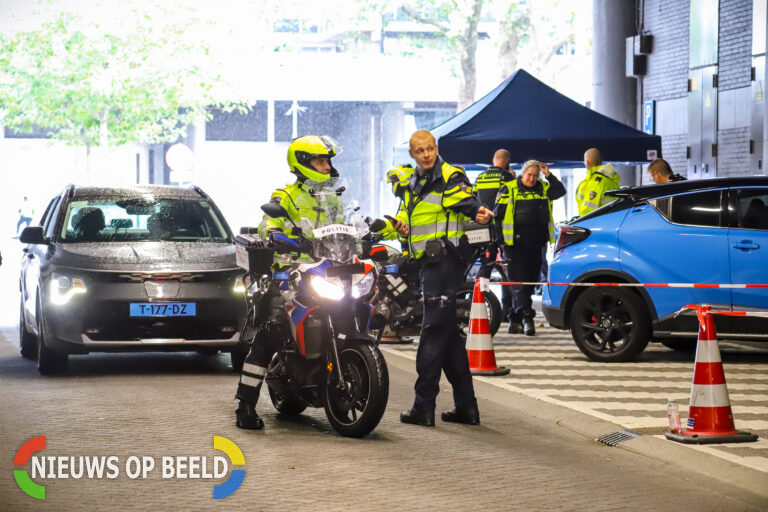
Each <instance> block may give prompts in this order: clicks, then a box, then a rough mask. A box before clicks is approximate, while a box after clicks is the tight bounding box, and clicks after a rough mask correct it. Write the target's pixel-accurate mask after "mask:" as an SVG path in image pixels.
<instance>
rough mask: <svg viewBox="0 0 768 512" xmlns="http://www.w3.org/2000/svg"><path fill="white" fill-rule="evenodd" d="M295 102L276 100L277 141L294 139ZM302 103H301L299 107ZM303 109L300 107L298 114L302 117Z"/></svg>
mask: <svg viewBox="0 0 768 512" xmlns="http://www.w3.org/2000/svg"><path fill="white" fill-rule="evenodd" d="M292 106H293V102H292V101H276V102H275V142H290V141H292V140H293V110H292ZM301 106H302V105H301V104H299V107H301ZM301 114H302V111H301V108H299V111H298V112H297V115H298V116H299V117H301Z"/></svg>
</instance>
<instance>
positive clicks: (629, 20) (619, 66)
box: [592, 0, 638, 127]
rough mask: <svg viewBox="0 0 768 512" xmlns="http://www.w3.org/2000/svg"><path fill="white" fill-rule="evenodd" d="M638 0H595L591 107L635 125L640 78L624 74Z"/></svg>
mask: <svg viewBox="0 0 768 512" xmlns="http://www.w3.org/2000/svg"><path fill="white" fill-rule="evenodd" d="M636 7H637V2H636V0H593V3H592V27H593V28H592V95H593V100H594V101H593V103H592V108H593V109H594V110H595V111H597V112H600V113H601V114H604V115H606V116H608V117H610V118H613V119H615V120H617V121H620V122H622V123H624V124H626V125H629V126H632V127H635V126H636V124H637V114H636V113H637V103H638V99H637V84H636V82H637V79H636V78H631V77H627V76H625V59H626V56H625V49H624V47H625V41H626V38H627V37H629V36H633V35H635V34H636V29H635V13H636Z"/></svg>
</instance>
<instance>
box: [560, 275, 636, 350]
mask: <svg viewBox="0 0 768 512" xmlns="http://www.w3.org/2000/svg"><path fill="white" fill-rule="evenodd" d="M650 327H651V326H650V320H649V317H648V312H647V311H646V309H645V305H644V304H643V301H642V299H641V298H640V296H639V295H637V293H635V292H634V291H631V290H626V289H623V288H603V287H596V288H589V289H587V290H586V291H584V292H583V293H582V294H581V295H579V296H578V297H577V298H576V302H575V303H574V305H573V309H572V313H571V335H572V336H573V340H574V341H575V342H576V345H577V346H578V347H579V350H581V351H582V352H583V353H584V355H586V356H587V357H588V358H590V359H592V360H594V361H601V362H620V361H630V360H632V359H635V358H636V357H637V356H638V355H639V354H640V353H641V352H642V351H643V350H644V349H645V347H646V346H647V345H648V341H649V338H650Z"/></svg>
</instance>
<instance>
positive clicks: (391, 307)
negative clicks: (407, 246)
mask: <svg viewBox="0 0 768 512" xmlns="http://www.w3.org/2000/svg"><path fill="white" fill-rule="evenodd" d="M385 217H386V218H387V220H389V221H390V222H392V223H393V224H394V222H395V219H394V218H392V217H389V216H387V215H385ZM385 226H386V224H385V223H384V221H383V220H381V219H376V220H373V221H370V231H371V233H370V234H369V235H368V238H369V239H371V240H372V241H374V242H378V241H380V240H381V235H379V234H378V233H377V232H378V231H381V230H382V229H384V227H385ZM465 229H466V233H467V238H468V242H469V244H470V246H471V247H472V249H473V250H474V257H473V258H472V260H473V261H474V260H475V259H477V258H478V257H479V256H480V255H481V254H482V253H483V252H485V247H486V245H487V244H488V243H489V242H490V240H491V238H490V230H489V227H488V226H484V225H481V224H478V223H476V222H472V221H470V222H467V223H466V227H465ZM384 247H385V248H386V251H387V256H388V258H387V262H386V264H383V263H379V295H378V297H377V298H376V302H375V303H374V306H375V307H376V313H377V315H380V316H381V317H382V318H383V323H384V325H385V327H384V331H385V333H386V335H387V336H392V337H394V338H396V337H408V336H418V335H419V334H420V332H421V324H422V317H423V315H424V300H423V298H422V296H421V281H420V279H419V271H418V264H417V263H416V262H414V261H412V260H410V258H409V257H408V255H407V253H405V254H404V253H403V252H401V251H400V250H398V249H396V248H394V247H391V246H389V245H385V246H384ZM471 270H472V266H468V267H467V268H466V270H465V272H464V283H463V284H462V285H461V287H460V288H459V290H458V292H457V293H456V317H457V319H458V321H459V326H460V327H462V328H463V329H464V330H466V329H468V328H469V316H470V312H471V310H472V295H473V292H474V285H475V283H474V279H471V278H470V271H471ZM484 296H485V306H486V311H487V313H488V323H489V327H490V331H491V335H495V334H496V331H498V330H499V326H500V325H501V320H502V316H503V314H502V308H501V303H500V302H499V299H498V297H496V295H495V294H494V293H493V292H491V291H487V292H485V293H484Z"/></svg>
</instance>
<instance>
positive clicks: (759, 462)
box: [383, 326, 768, 473]
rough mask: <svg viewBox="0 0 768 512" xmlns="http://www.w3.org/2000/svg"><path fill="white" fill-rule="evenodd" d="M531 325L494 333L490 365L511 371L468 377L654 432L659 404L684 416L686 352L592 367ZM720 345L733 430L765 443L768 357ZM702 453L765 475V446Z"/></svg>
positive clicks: (409, 353)
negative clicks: (518, 331)
mask: <svg viewBox="0 0 768 512" xmlns="http://www.w3.org/2000/svg"><path fill="white" fill-rule="evenodd" d="M537 327H538V328H537V336H536V337H535V338H529V337H525V336H522V335H506V334H497V336H496V337H495V339H494V353H495V356H496V361H497V363H498V364H499V365H502V366H506V367H509V368H510V369H511V370H512V371H511V373H510V374H509V375H508V376H505V377H475V378H476V379H478V380H481V381H483V382H487V383H490V384H493V385H495V386H497V387H500V388H504V389H508V390H510V391H514V392H517V393H521V394H524V395H527V396H530V397H533V398H536V399H538V400H541V401H544V402H548V403H552V404H556V405H558V406H561V407H567V408H569V409H572V410H576V411H579V412H582V413H585V414H588V415H591V416H593V417H596V418H600V419H603V420H606V421H609V422H612V423H615V424H618V425H621V426H622V427H624V428H631V429H651V430H654V431H656V432H657V431H658V429H660V428H662V429H663V428H666V427H668V426H669V424H668V420H667V416H666V403H667V400H668V399H670V398H672V399H675V400H676V401H677V403H678V404H679V405H680V411H681V413H682V414H683V416H687V414H688V400H689V397H690V391H691V378H692V375H693V367H694V361H693V359H694V355H693V354H692V353H690V354H686V353H683V352H676V351H673V350H671V349H669V348H667V347H665V346H663V345H661V344H658V343H652V344H651V345H649V346H648V348H647V349H646V350H645V352H644V353H643V354H642V355H641V356H640V359H639V360H637V361H630V362H624V363H598V362H594V361H590V360H589V359H587V357H586V356H585V355H584V354H582V352H581V351H580V350H579V349H578V347H576V345H575V344H574V342H573V338H572V337H571V335H570V333H569V332H568V331H560V330H556V329H552V328H549V327H541V326H537ZM721 346H723V347H726V348H725V350H723V351H722V352H723V357H724V359H725V361H724V369H725V374H726V381H727V386H728V391H729V396H730V401H731V407H732V411H733V414H734V419H735V422H736V427H737V428H738V429H746V430H752V431H756V432H757V433H758V435H760V436H761V438H763V439H765V438H766V437H768V393H767V391H768V381H767V380H766V375H768V361H766V355H765V354H766V352H768V351H764V350H760V349H759V348H758V349H755V350H754V351H751V352H745V349H744V347H742V346H739V345H736V344H733V343H728V342H725V343H722V344H721ZM766 346H768V345H766ZM383 348H384V350H385V352H389V351H391V352H394V353H397V354H399V355H401V356H404V357H407V358H409V359H411V360H415V359H416V350H417V349H418V344H417V343H413V344H411V345H397V346H394V345H388V346H383ZM750 350H751V349H750ZM734 354H735V355H736V358H737V362H735V363H731V362H729V361H728V359H729V358H731V357H730V356H731V355H734ZM741 354H749V355H741ZM688 359H689V360H688ZM752 359H754V362H753V361H752ZM653 433H655V432H653ZM706 450H707V451H708V452H709V453H712V454H715V455H718V456H720V457H723V458H726V459H728V460H732V461H734V462H738V463H740V464H744V465H748V466H750V467H753V468H757V469H760V470H761V471H765V472H767V473H768V442H760V443H758V444H753V443H750V452H749V453H750V454H751V455H753V456H750V457H740V456H738V455H736V454H735V453H734V452H733V448H732V447H730V446H729V445H713V446H709V447H707V448H706ZM728 450H731V451H728ZM755 453H758V454H759V456H754V454H755Z"/></svg>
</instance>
